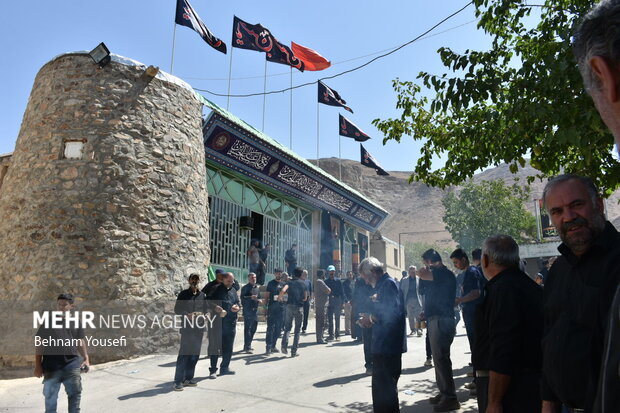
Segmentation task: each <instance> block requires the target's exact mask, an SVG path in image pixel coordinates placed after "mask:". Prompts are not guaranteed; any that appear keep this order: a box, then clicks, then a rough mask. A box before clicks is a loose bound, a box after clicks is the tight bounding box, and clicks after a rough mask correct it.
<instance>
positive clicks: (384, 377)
mask: <svg viewBox="0 0 620 413" xmlns="http://www.w3.org/2000/svg"><path fill="white" fill-rule="evenodd" d="M401 356H402V355H401V354H373V358H372V407H373V411H374V413H392V412H400V408H399V406H398V389H397V386H398V379H399V378H400V372H401V367H402V361H401Z"/></svg>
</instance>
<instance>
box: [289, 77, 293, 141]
mask: <svg viewBox="0 0 620 413" xmlns="http://www.w3.org/2000/svg"><path fill="white" fill-rule="evenodd" d="M289 112H290V113H289V132H288V136H289V138H288V139H289V144H288V147H289V148H290V149H291V150H293V66H291V102H290V105H289Z"/></svg>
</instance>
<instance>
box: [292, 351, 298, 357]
mask: <svg viewBox="0 0 620 413" xmlns="http://www.w3.org/2000/svg"><path fill="white" fill-rule="evenodd" d="M297 356H299V353H297V352H296V351H291V357H297Z"/></svg>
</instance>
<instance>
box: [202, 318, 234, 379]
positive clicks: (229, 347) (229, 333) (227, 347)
mask: <svg viewBox="0 0 620 413" xmlns="http://www.w3.org/2000/svg"><path fill="white" fill-rule="evenodd" d="M236 326H237V323H236V322H235V323H234V324H231V323H228V324H226V325H223V326H222V363H221V364H220V372H222V371H226V370H228V366H229V365H230V359H231V358H232V353H233V346H234V344H235V334H236ZM218 357H219V356H218V355H211V356H209V359H210V360H211V367H210V368H209V371H210V372H215V371H216V370H217V359H218Z"/></svg>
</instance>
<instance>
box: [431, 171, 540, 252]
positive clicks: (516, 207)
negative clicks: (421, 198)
mask: <svg viewBox="0 0 620 413" xmlns="http://www.w3.org/2000/svg"><path fill="white" fill-rule="evenodd" d="M528 199H529V188H528V187H520V186H519V185H517V184H513V185H511V186H508V185H506V184H505V183H504V181H501V180H496V181H482V182H481V183H480V184H476V183H473V182H468V183H467V184H465V185H464V186H463V188H462V190H461V191H460V193H456V192H455V191H453V192H449V193H448V194H447V195H446V196H445V197H444V198H443V199H442V201H441V202H442V204H443V206H444V208H445V209H446V212H445V215H444V217H443V221H444V223H445V224H446V229H447V230H448V231H449V232H450V234H452V239H454V240H455V241H456V242H457V243H458V244H459V246H460V247H461V248H463V249H464V250H465V251H468V252H471V251H472V250H473V249H475V248H480V247H481V246H482V242H483V241H484V240H485V238H487V237H489V236H492V235H498V234H504V235H510V236H511V237H513V238H514V239H515V240H516V241H517V242H523V241H526V240H528V239H531V238H532V237H534V236H535V234H536V220H535V218H534V216H533V215H532V214H531V213H529V212H528V211H527V210H526V209H525V207H524V206H523V203H524V202H525V201H527V200H528Z"/></svg>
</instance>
